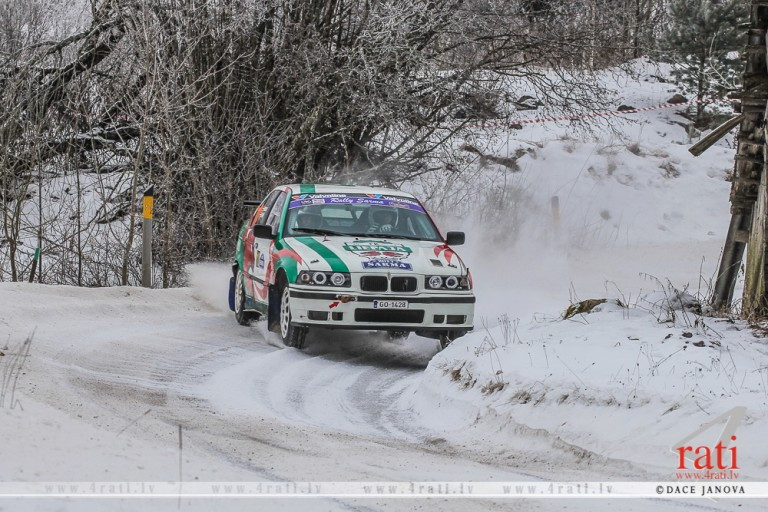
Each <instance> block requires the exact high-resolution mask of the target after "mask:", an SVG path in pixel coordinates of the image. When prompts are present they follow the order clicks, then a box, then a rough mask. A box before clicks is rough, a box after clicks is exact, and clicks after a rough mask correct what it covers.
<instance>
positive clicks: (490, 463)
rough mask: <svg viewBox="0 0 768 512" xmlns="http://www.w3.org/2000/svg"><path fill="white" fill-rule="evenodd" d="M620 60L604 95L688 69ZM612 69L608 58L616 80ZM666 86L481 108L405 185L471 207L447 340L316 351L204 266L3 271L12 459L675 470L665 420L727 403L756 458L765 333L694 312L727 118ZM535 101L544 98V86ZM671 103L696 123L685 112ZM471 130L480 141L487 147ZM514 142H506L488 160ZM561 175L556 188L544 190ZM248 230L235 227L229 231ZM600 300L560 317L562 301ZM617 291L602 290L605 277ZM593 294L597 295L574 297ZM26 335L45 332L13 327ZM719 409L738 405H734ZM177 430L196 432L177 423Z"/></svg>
mask: <svg viewBox="0 0 768 512" xmlns="http://www.w3.org/2000/svg"><path fill="white" fill-rule="evenodd" d="M637 67H638V72H639V79H634V78H630V77H628V76H627V75H623V74H619V73H611V74H606V77H605V81H606V83H610V84H613V85H612V87H613V88H614V90H615V94H616V98H615V101H616V104H617V106H618V105H619V104H626V105H631V106H634V107H645V106H651V105H656V104H660V103H664V102H666V100H667V99H668V98H669V97H670V96H672V95H673V94H674V93H676V92H678V91H676V90H675V88H674V87H673V86H671V85H670V84H668V83H664V82H661V81H659V79H658V78H657V77H658V76H663V74H664V72H665V70H664V69H661V70H657V69H655V68H654V69H651V68H648V69H642V66H641V63H637ZM614 81H617V82H614ZM677 110H679V108H678V109H675V108H672V109H662V110H653V111H648V112H643V113H637V114H630V115H626V117H621V118H618V117H617V118H616V119H615V120H614V122H613V124H612V125H610V126H609V125H606V124H605V123H604V122H600V123H601V124H600V125H599V127H598V128H597V129H595V130H594V131H593V132H592V133H585V132H584V131H583V130H582V129H579V130H574V129H573V128H572V127H571V126H570V123H560V124H557V123H538V124H526V125H524V126H523V127H522V128H521V129H513V128H505V127H501V126H495V127H489V126H486V127H484V128H483V127H477V129H476V130H475V131H473V132H471V133H470V132H467V133H466V138H465V139H464V140H457V141H456V146H457V149H458V148H460V147H464V149H462V150H460V151H463V153H465V154H466V155H467V162H466V163H467V171H466V172H465V173H464V174H462V175H460V176H458V177H457V176H456V175H455V173H452V172H445V173H434V174H430V175H425V176H424V177H423V178H422V179H421V180H420V181H418V182H415V183H412V184H410V185H409V186H410V187H411V188H413V189H414V190H415V191H416V192H417V193H418V194H419V195H420V196H421V197H423V198H424V199H425V200H426V201H428V203H429V204H430V206H431V207H432V209H433V210H434V211H436V212H437V213H438V215H439V218H440V220H441V227H442V228H443V229H444V230H449V229H456V228H463V229H465V230H466V232H467V245H466V246H465V247H462V248H459V249H458V250H459V253H460V254H461V255H462V257H463V258H464V259H465V260H466V262H467V263H468V264H469V266H470V268H471V271H472V274H473V276H474V283H475V290H476V293H477V296H478V303H477V315H476V329H475V331H474V332H472V333H470V334H468V335H467V336H465V337H463V338H461V339H459V340H457V341H455V342H454V343H453V344H452V345H450V346H449V347H448V348H447V349H446V350H444V351H443V352H440V353H437V346H436V342H435V341H434V340H429V339H426V338H420V337H418V336H415V335H411V336H410V337H409V338H408V339H407V340H403V341H398V342H391V341H388V340H387V339H386V338H385V337H384V336H382V335H378V334H371V333H351V332H344V333H338V332H333V331H316V332H313V333H311V334H310V338H309V340H308V348H307V349H306V350H304V351H298V350H295V349H290V348H285V347H283V346H282V344H281V343H280V341H279V337H277V336H276V335H274V334H273V333H270V332H267V331H266V329H265V328H264V326H263V323H259V324H256V325H253V326H251V327H249V328H246V327H241V326H238V325H237V324H236V323H235V321H234V319H233V318H232V315H231V313H230V312H229V311H228V309H227V307H226V292H227V285H228V278H229V275H230V273H229V272H230V271H229V269H228V267H227V265H226V264H224V263H219V264H210V265H197V266H194V267H192V268H191V269H190V270H191V283H192V286H191V287H190V288H185V289H175V290H144V289H135V288H120V287H118V288H110V289H84V288H72V287H53V286H43V285H29V284H24V283H0V351H1V352H2V355H0V375H3V376H4V378H3V382H4V384H3V388H2V400H0V450H1V451H0V453H1V454H2V456H0V485H1V484H2V481H23V482H36V481H66V482H88V481H92V480H93V481H134V482H135V481H174V482H175V481H178V480H182V481H185V482H208V481H224V480H228V481H294V480H302V481H360V480H365V481H412V480H414V481H452V482H457V481H467V480H472V481H479V482H482V481H534V482H537V481H549V480H568V481H602V480H605V481H652V480H659V481H671V480H676V479H677V478H678V477H677V476H676V464H677V462H678V457H677V454H676V453H675V452H673V451H672V448H673V446H674V445H675V444H676V443H679V442H682V440H685V442H691V443H693V444H694V445H696V443H704V444H711V443H712V442H713V439H714V441H715V442H716V440H717V439H718V436H719V435H720V433H721V431H722V427H721V426H720V423H717V424H716V425H714V426H713V427H712V428H709V429H705V431H703V432H702V433H701V434H700V435H697V436H694V437H693V438H691V439H686V438H687V437H689V435H690V434H692V433H694V432H695V431H696V430H697V429H699V428H700V427H701V426H702V425H706V424H707V423H708V422H711V421H712V420H715V419H718V417H720V416H721V415H724V414H726V413H731V414H732V416H734V417H738V415H739V414H740V411H743V410H744V409H740V408H746V412H745V416H744V417H743V418H741V419H739V421H738V425H737V428H736V431H735V435H736V437H737V441H735V442H734V444H733V445H734V446H736V447H737V449H738V453H739V464H740V468H739V470H740V471H739V476H738V478H739V480H743V481H749V480H765V479H766V478H767V477H768V469H766V468H768V449H766V448H765V443H764V442H763V438H764V434H765V432H766V429H767V428H768V418H767V416H768V415H766V412H768V405H767V403H768V366H767V365H766V363H765V360H766V355H767V354H768V344H767V343H766V341H765V338H763V337H761V335H760V333H755V332H753V330H752V329H750V327H749V326H748V325H746V324H745V323H744V322H741V321H738V320H730V319H722V318H711V317H706V316H703V315H702V314H701V312H700V308H699V307H698V305H697V303H696V299H697V298H699V299H701V298H705V297H706V295H707V294H708V293H709V291H710V290H709V288H710V286H711V279H712V277H713V275H714V272H715V269H716V265H717V263H718V256H719V251H720V248H721V246H722V243H723V240H724V237H725V232H726V229H727V226H728V220H729V219H728V215H729V210H728V207H729V205H728V194H729V188H730V184H729V183H728V182H727V181H726V179H725V178H726V175H727V173H728V171H729V170H730V169H731V167H732V162H733V150H732V149H731V148H730V147H729V141H728V140H724V141H722V142H720V143H719V144H718V145H716V146H715V147H713V148H711V149H710V150H709V151H707V152H706V153H705V154H704V155H703V156H702V157H699V158H694V157H692V156H691V155H690V154H689V153H688V152H687V147H688V146H689V141H688V134H687V132H686V128H685V126H684V125H685V124H686V122H687V121H686V120H685V119H683V118H682V117H681V116H679V115H678V114H677ZM520 115H521V116H527V117H529V118H534V117H538V114H537V112H536V111H525V112H521V114H520ZM680 123H682V124H680ZM479 153H481V154H482V155H483V156H482V157H481V156H480V154H479ZM499 162H501V163H499ZM555 196H556V197H557V201H558V203H559V213H555V212H554V211H553V208H552V204H553V197H555ZM234 236H235V233H234V232H233V239H234ZM586 299H599V301H598V302H599V303H595V304H590V305H591V306H594V307H593V308H592V309H590V310H589V311H586V309H585V310H584V311H583V312H579V313H576V314H574V315H573V316H571V317H570V318H568V319H563V316H564V313H565V311H566V309H567V308H568V307H569V306H571V305H573V304H578V303H579V302H580V301H583V300H586ZM603 299H605V301H604V302H602V300H603ZM585 306H586V305H585ZM25 340H31V342H30V344H27V345H25ZM722 423H723V424H724V423H725V419H723V422H722ZM180 438H182V439H183V443H182V446H183V447H180ZM105 503H106V505H108V506H109V507H110V509H111V508H117V509H124V510H136V509H164V508H174V509H177V508H179V507H183V508H184V509H190V508H191V509H199V510H208V509H210V508H212V507H214V506H215V507H217V508H224V509H226V510H230V509H243V510H246V509H247V510H253V509H254V507H256V506H259V507H263V509H267V510H284V509H296V510H315V509H317V510H384V509H396V510H413V509H415V508H419V507H422V508H439V509H440V510H461V511H466V510H478V511H480V510H483V511H484V510H510V509H512V510H518V509H519V510H532V509H533V510H560V509H562V508H563V507H564V506H566V507H567V508H568V509H569V510H584V511H592V510H643V511H645V510H659V509H663V510H667V509H673V510H674V509H680V510H683V509H685V510H690V509H691V507H692V506H695V507H699V506H704V507H706V508H707V510H731V509H734V508H736V507H738V508H739V510H761V509H762V507H764V506H765V503H764V502H762V503H761V502H759V501H757V500H752V501H742V502H738V503H736V502H734V501H731V500H727V501H717V502H715V501H707V502H706V503H705V502H704V501H697V502H695V503H693V504H692V503H691V502H690V501H681V500H662V501H659V500H616V501H609V500H567V501H563V500H562V499H561V500H552V501H546V500H537V501H535V502H532V501H514V500H498V499H497V500H457V499H440V500H435V501H429V502H425V501H413V500H406V499H403V500H399V499H398V500H396V499H346V500H342V499H335V498H326V499H315V500H310V499H302V500H271V501H267V500H263V501H258V502H253V501H250V500H228V501H223V500H218V501H216V502H211V501H209V500H204V499H189V498H185V499H183V500H180V501H178V502H177V500H176V499H167V498H166V499H165V500H149V499H143V500H141V501H138V500H136V499H133V500H132V499H130V498H125V499H122V500H119V501H118V500H114V501H108V502H105V501H96V500H90V501H89V500H87V499H81V500H76V499H72V500H68V501H67V500H62V499H51V498H48V499H39V498H38V499H31V498H25V499H17V500H14V501H9V500H8V499H5V500H4V499H3V498H2V497H1V496H0V510H2V509H3V508H4V507H6V505H7V506H8V509H9V510H19V509H24V510H62V509H63V510H83V509H93V510H103V509H104V506H105Z"/></svg>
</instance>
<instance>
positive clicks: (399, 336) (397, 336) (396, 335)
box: [387, 331, 411, 340]
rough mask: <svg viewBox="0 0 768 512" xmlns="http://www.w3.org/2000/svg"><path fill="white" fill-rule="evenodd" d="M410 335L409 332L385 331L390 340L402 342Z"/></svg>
mask: <svg viewBox="0 0 768 512" xmlns="http://www.w3.org/2000/svg"><path fill="white" fill-rule="evenodd" d="M409 334H411V332H410V331H387V336H388V337H389V339H390V340H404V339H405V338H407V337H408V335H409Z"/></svg>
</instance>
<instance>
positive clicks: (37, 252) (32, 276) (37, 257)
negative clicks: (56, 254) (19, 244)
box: [29, 247, 40, 283]
mask: <svg viewBox="0 0 768 512" xmlns="http://www.w3.org/2000/svg"><path fill="white" fill-rule="evenodd" d="M39 261H40V247H37V248H36V249H35V257H34V258H33V259H32V270H31V271H30V272H29V282H30V283H34V282H35V271H36V270H37V265H38V262H39ZM38 281H39V279H38Z"/></svg>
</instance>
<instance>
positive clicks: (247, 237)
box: [243, 190, 280, 300]
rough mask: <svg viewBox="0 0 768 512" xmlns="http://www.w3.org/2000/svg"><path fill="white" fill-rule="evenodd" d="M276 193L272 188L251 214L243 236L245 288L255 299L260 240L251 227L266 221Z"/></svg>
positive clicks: (259, 289) (256, 296)
mask: <svg viewBox="0 0 768 512" xmlns="http://www.w3.org/2000/svg"><path fill="white" fill-rule="evenodd" d="M278 195H280V192H279V191H277V190H273V191H272V192H271V193H270V194H269V195H268V196H267V197H266V199H264V201H262V203H261V205H260V206H259V208H258V209H257V210H256V211H255V212H254V214H253V215H252V216H251V218H250V221H249V222H248V228H247V229H246V231H245V234H244V236H243V272H244V273H245V278H246V279H245V281H246V288H247V290H248V292H249V295H250V296H252V297H253V298H254V299H257V300H258V299H259V295H260V292H261V286H259V287H257V286H256V285H258V284H259V283H258V282H257V281H256V278H257V277H258V264H259V258H260V254H258V251H259V246H260V242H259V241H258V240H256V237H255V236H254V233H253V228H254V226H256V225H257V224H259V223H262V224H263V223H265V222H266V218H267V214H268V213H269V210H270V209H271V208H272V205H273V204H274V203H275V200H276V199H277V197H278Z"/></svg>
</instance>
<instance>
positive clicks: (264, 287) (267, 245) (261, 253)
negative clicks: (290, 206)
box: [251, 191, 288, 304]
mask: <svg viewBox="0 0 768 512" xmlns="http://www.w3.org/2000/svg"><path fill="white" fill-rule="evenodd" d="M275 192H277V195H276V198H275V200H274V203H273V204H271V205H270V207H269V209H268V210H267V209H266V207H265V210H264V212H262V214H261V216H260V217H259V219H258V220H257V222H256V224H257V225H265V226H269V227H270V229H271V232H272V234H273V235H276V234H277V231H278V228H279V226H280V220H281V219H282V216H283V207H284V206H285V200H286V197H288V194H286V192H284V191H280V192H278V191H275ZM251 234H253V242H252V249H253V255H254V259H253V262H254V264H253V270H252V273H251V278H252V279H253V288H254V291H255V294H254V298H255V299H256V300H258V301H259V302H262V303H264V304H266V303H267V301H268V292H269V282H270V280H271V278H272V276H271V275H269V274H270V272H271V271H272V265H271V264H270V262H271V260H272V250H273V248H274V242H275V241H274V236H273V237H270V238H266V237H259V236H258V235H257V234H254V233H253V230H251Z"/></svg>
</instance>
